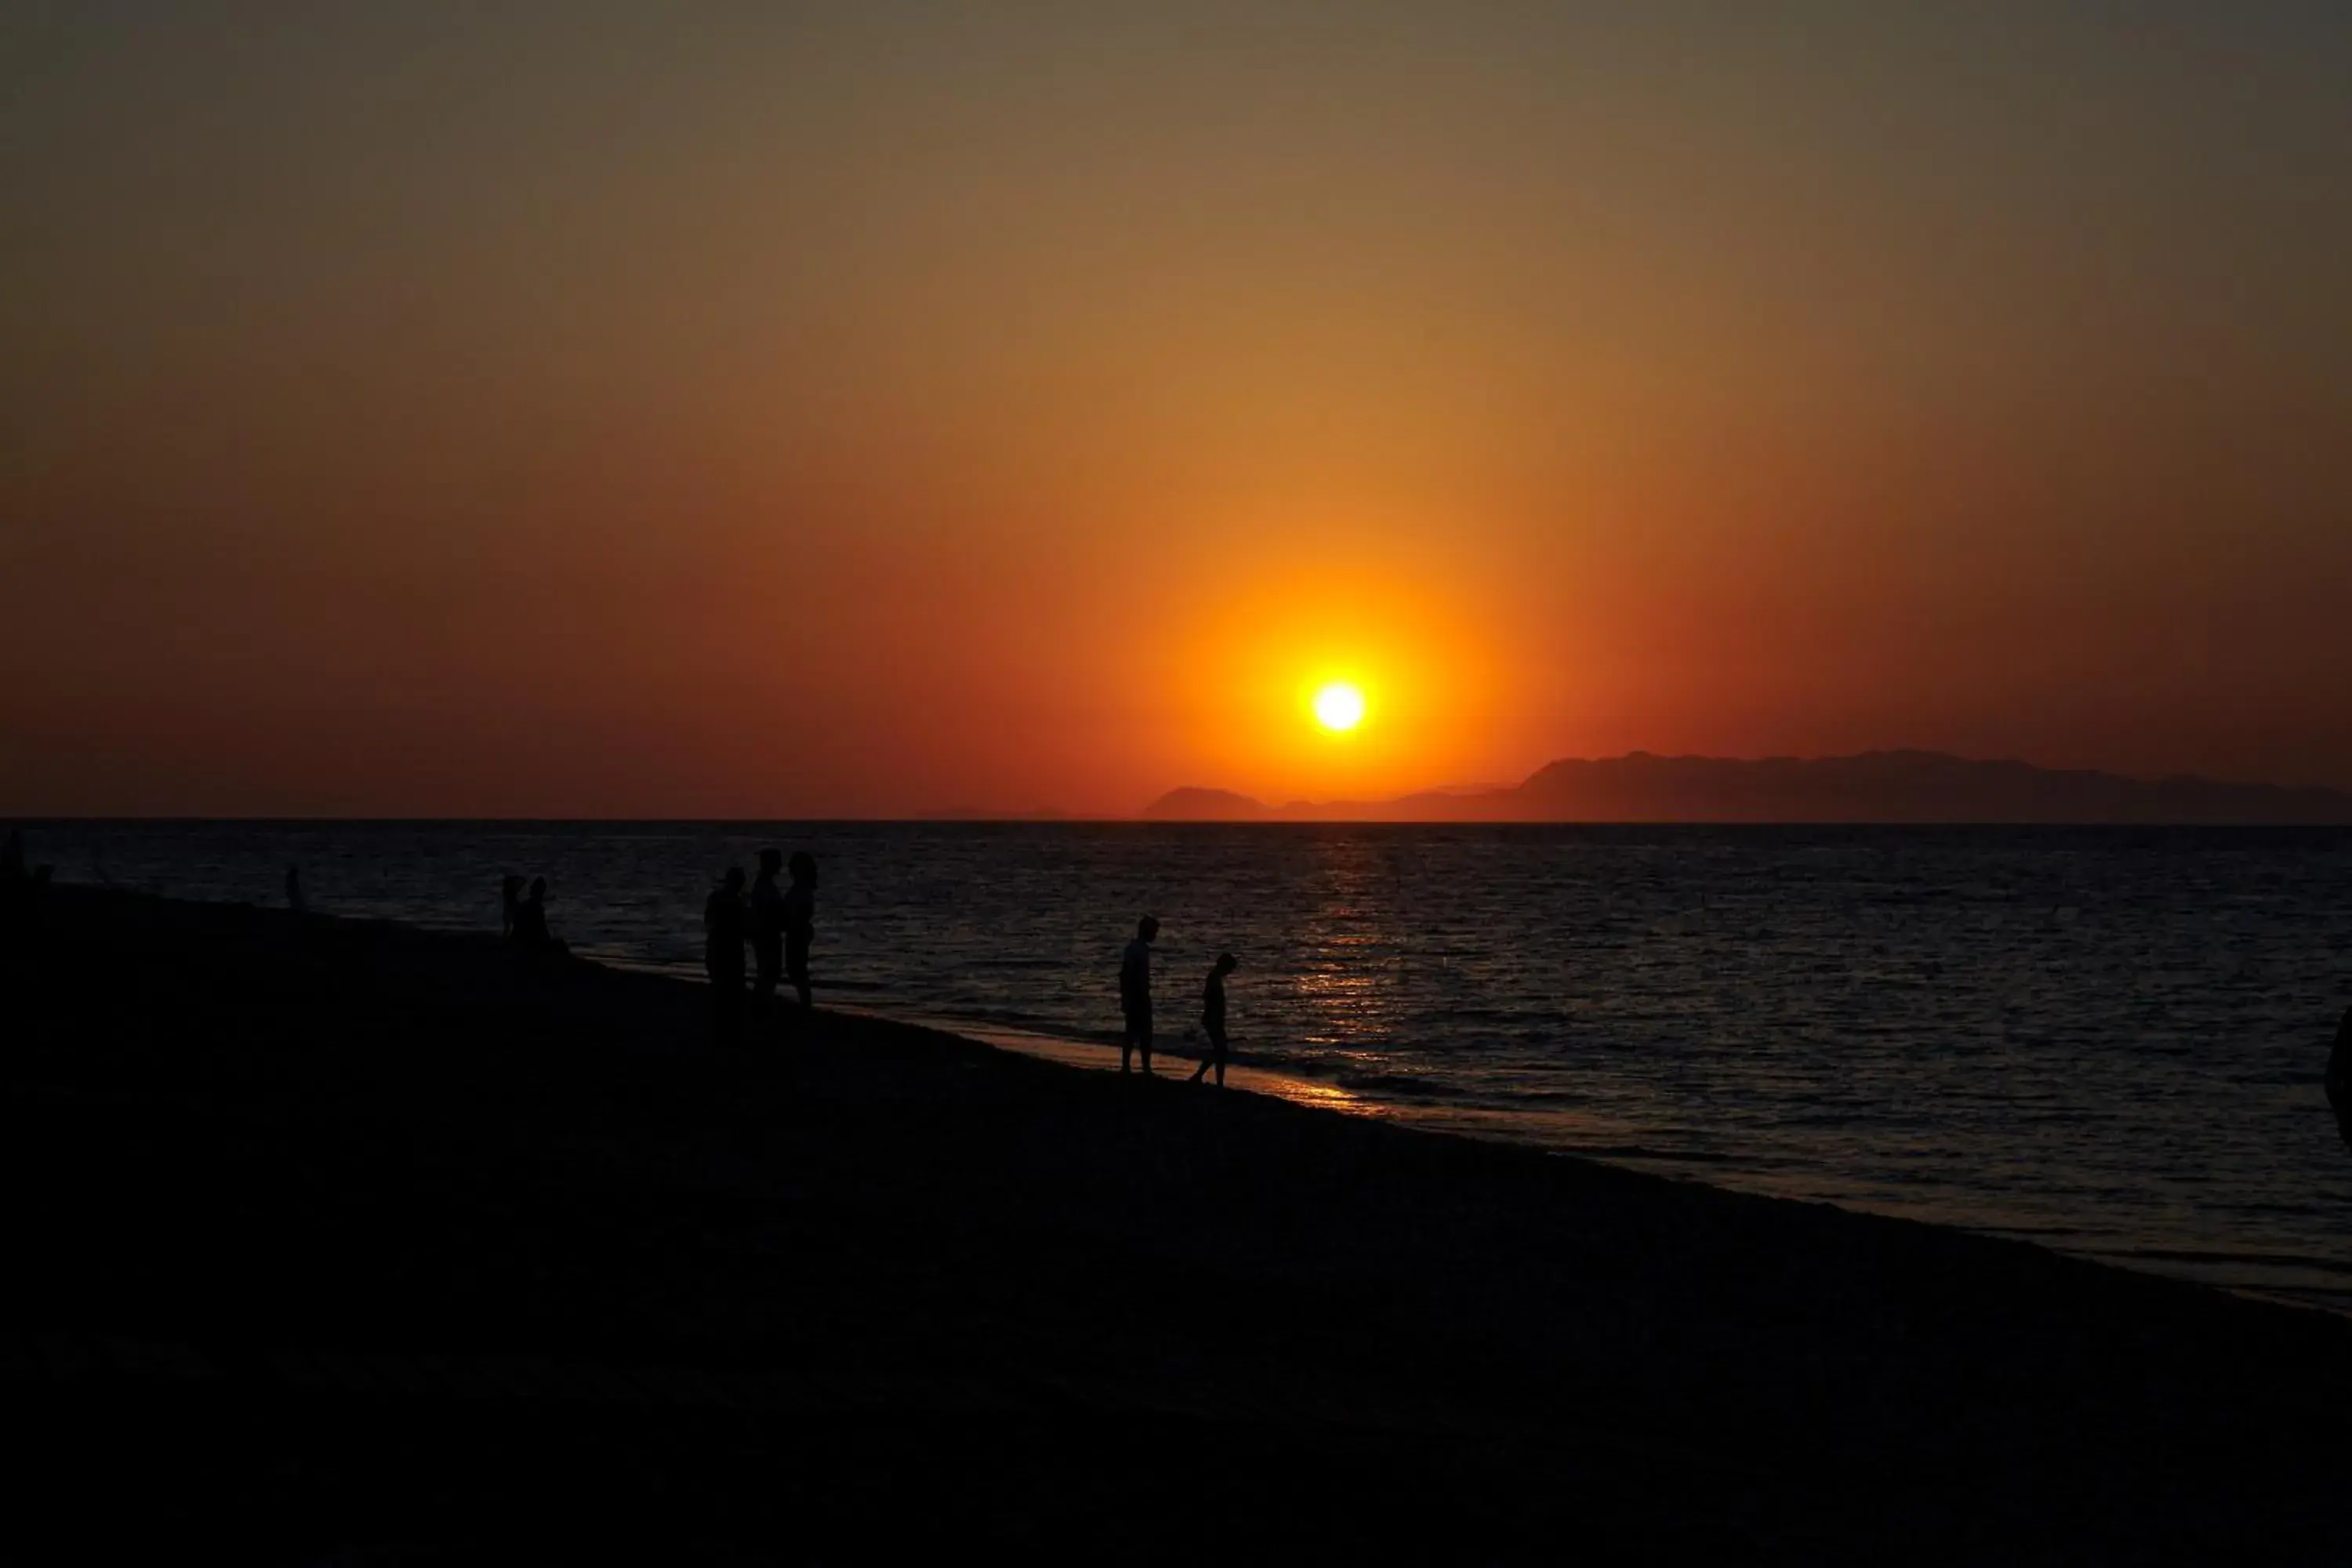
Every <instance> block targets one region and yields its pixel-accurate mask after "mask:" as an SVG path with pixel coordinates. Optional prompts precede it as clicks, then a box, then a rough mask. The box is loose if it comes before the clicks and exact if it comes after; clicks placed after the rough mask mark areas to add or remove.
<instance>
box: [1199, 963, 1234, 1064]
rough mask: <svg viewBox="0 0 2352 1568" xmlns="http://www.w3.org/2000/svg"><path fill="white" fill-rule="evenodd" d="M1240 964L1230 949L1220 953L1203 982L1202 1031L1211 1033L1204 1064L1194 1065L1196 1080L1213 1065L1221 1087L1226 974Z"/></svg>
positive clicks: (1202, 1061) (1223, 1061) (1223, 1058)
mask: <svg viewBox="0 0 2352 1568" xmlns="http://www.w3.org/2000/svg"><path fill="white" fill-rule="evenodd" d="M1238 967H1239V965H1237V964H1235V963H1234V955H1233V954H1232V953H1230V952H1221V953H1219V954H1217V962H1216V963H1213V964H1211V965H1209V978H1208V980H1207V981H1206V982H1205V983H1203V984H1202V986H1201V1032H1202V1034H1204V1035H1206V1036H1208V1037H1209V1049H1208V1053H1207V1054H1206V1055H1205V1056H1203V1057H1202V1058H1201V1065H1200V1066H1199V1067H1196V1068H1193V1069H1192V1082H1194V1083H1198V1082H1200V1081H1201V1079H1202V1078H1203V1077H1205V1076H1206V1075H1207V1073H1208V1071H1209V1069H1210V1068H1212V1067H1213V1068H1216V1069H1217V1087H1218V1088H1219V1089H1223V1088H1224V1087H1225V976H1226V975H1228V974H1231V973H1233V972H1234V970H1235V969H1236V968H1238Z"/></svg>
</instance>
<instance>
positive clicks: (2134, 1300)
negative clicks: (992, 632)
mask: <svg viewBox="0 0 2352 1568" xmlns="http://www.w3.org/2000/svg"><path fill="white" fill-rule="evenodd" d="M0 1005H5V1012H6V1016H8V1018H9V1020H10V1022H9V1024H8V1026H7V1028H6V1038H7V1045H6V1047H5V1064H6V1068H5V1070H6V1078H5V1086H6V1094H5V1100H0V1103H5V1107H6V1113H5V1114H6V1123H5V1136H0V1148H5V1151H6V1158H7V1159H8V1161H9V1163H10V1176H11V1180H10V1182H9V1187H8V1190H9V1192H10V1193H11V1194H12V1200H13V1203H14V1205H15V1206H16V1215H15V1221H14V1223H13V1224H12V1225H11V1226H9V1234H10V1235H11V1237H13V1238H14V1242H15V1249H16V1268H14V1269H13V1270H12V1271H11V1273H12V1280H13V1289H11V1290H10V1292H9V1293H8V1296H7V1298H6V1302H7V1304H6V1308H5V1318H0V1331H5V1339H0V1365H5V1377H6V1380H7V1384H8V1397H7V1401H6V1406H5V1407H6V1409H7V1410H8V1411H9V1413H10V1420H11V1422H12V1423H13V1424H15V1425H16V1426H17V1428H18V1430H17V1433H16V1437H17V1442H16V1448H17V1450H18V1451H19V1452H30V1453H32V1454H33V1455H34V1456H35V1458H33V1460H32V1461H31V1463H30V1464H29V1465H24V1466H20V1467H19V1469H18V1474H17V1482H18V1486H19V1488H20V1489H21V1491H22V1496H23V1497H24V1498H25V1499H26V1503H25V1504H24V1505H23V1506H22V1507H20V1509H19V1510H17V1511H18V1513H19V1516H20V1521H24V1522H21V1523H20V1528H21V1529H30V1528H32V1527H33V1526H34V1525H35V1524H37V1525H39V1526H40V1527H42V1533H43V1534H47V1533H48V1532H49V1531H50V1530H51V1529H61V1530H64V1531H68V1535H67V1539H68V1541H69V1542H72V1543H73V1544H74V1545H75V1546H76V1547H78V1548H79V1549H80V1550H81V1551H83V1552H87V1553H88V1554H90V1555H109V1554H111V1553H113V1552H119V1551H121V1550H123V1549H126V1548H129V1547H131V1546H133V1545H138V1544H155V1543H171V1544H172V1545H173V1546H174V1547H175V1548H178V1549H183V1550H184V1549H187V1548H190V1547H193V1546H195V1545H198V1544H214V1545H218V1546H221V1547H225V1548H227V1549H231V1550H234V1551H235V1552H236V1553H237V1555H238V1556H239V1557H241V1558H243V1559H245V1560H249V1561H288V1562H317V1561H373V1560H394V1559H395V1558H396V1559H397V1560H400V1561H411V1560H422V1561H432V1560H441V1559H444V1558H446V1559H450V1560H455V1559H457V1558H463V1557H466V1556H468V1555H471V1554H475V1553H485V1554H506V1555H512V1554H514V1553H515V1552H518V1551H520V1552H522V1553H523V1554H525V1555H529V1554H530V1553H534V1552H565V1553H568V1554H583V1553H604V1552H610V1553H614V1554H616V1555H628V1556H638V1557H645V1556H658V1557H660V1558H662V1559H664V1560H668V1561H713V1562H768V1561H773V1562H798V1561H807V1560H828V1561H842V1560H858V1559H866V1558H874V1557H888V1556H899V1555H905V1554H908V1553H911V1552H970V1551H974V1550H985V1549H995V1550H1019V1551H1027V1552H1039V1553H1045V1554H1050V1555H1076V1554H1087V1555H1103V1556H1113V1557H1127V1558H1138V1559H1164V1558H1177V1557H1193V1556H1198V1555H1200V1554H1202V1553H1203V1552H1223V1553H1227V1554H1233V1553H1240V1554H1244V1555H1248V1556H1264V1555H1272V1554H1275V1553H1277V1552H1293V1553H1298V1554H1305V1555H1312V1556H1315V1557H1318V1558H1326V1557H1333V1556H1339V1555H1344V1554H1351V1553H1354V1554H1370V1555H1377V1556H1384V1557H1385V1556H1396V1555H1402V1554H1407V1553H1413V1552H1426V1553H1432V1554H1439V1555H1443V1556H1444V1557H1447V1558H1453V1559H1460V1558H1470V1559H1496V1558H1523V1557H1558V1556H1565V1555H1570V1554H1576V1555H1583V1554H1599V1555H1601V1556H1603V1557H1612V1556H1662V1557H1663V1556H1679V1555H1685V1554H1689V1553H1694V1552H1717V1553H1724V1554H1728V1555H1732V1556H1735V1557H1739V1558H1748V1559H1754V1558H1763V1559H1769V1560H1779V1561H1818V1560H1821V1559H1823V1558H1830V1557H1839V1558H1858V1557H1870V1558H1887V1557H1912V1558H1930V1559H1939V1560H1951V1559H1972V1560H1983V1561H1990V1560H1995V1559H1999V1560H2002V1561H2057V1560H2086V1559H2087V1560H2103V1561H2143V1560H2184V1561H2186V1560H2210V1559H2212V1558H2215V1557H2218V1556H2221V1555H2223V1554H2225V1553H2226V1554H2229V1555H2232V1556H2252V1557H2258V1558H2260V1559H2262V1560H2264V1561H2271V1562H2314V1563H2321V1562H2341V1561H2347V1560H2352V1521H2347V1512H2346V1508H2345V1503H2344V1498H2343V1492H2342V1483H2341V1478H2342V1476H2343V1475H2344V1473H2345V1469H2346V1464H2347V1458H2352V1437H2347V1426H2346V1422H2345V1420H2344V1413H2345V1411H2346V1409H2347V1400H2352V1323H2347V1321H2343V1320H2341V1319H2339V1318H2336V1317H2334V1316H2332V1315H2328V1314H2324V1313H2319V1312H2313V1311H2306V1310H2295V1309H2292V1308H2288V1307H2284V1306H2279V1305H2275V1304H2272V1303H2268V1302H2263V1301H2258V1300H2247V1299H2242V1298H2239V1297H2233V1296H2230V1295H2226V1294H2223V1293H2221V1292H2219V1291H2215V1290H2211V1289H2205V1288H2201V1287H2198V1286H2194V1285H2190V1284H2186V1283H2181V1282H2178V1281H2172V1280H2167V1279H2157V1278H2152V1277H2147V1276H2142V1275H2137V1274H2131V1273H2126V1272H2123V1271H2120V1270H2116V1269H2113V1268H2104V1267H2100V1266H2097V1265H2095V1264H2092V1263H2088V1262H2084V1261H2081V1260H2077V1259H2069V1258H2061V1257H2058V1256H2057V1255H2055V1254H2053V1253H2049V1252H2045V1251H2042V1250H2041V1249H2038V1248H2035V1247H2030V1246H2026V1245H2023V1244H2020V1243H2015V1242H2010V1241H2003V1240H1999V1239H1994V1238H1990V1237H1979V1236H1971V1235H1967V1234H1963V1233H1960V1232H1958V1231H1955V1230H1949V1229H1945V1228H1939V1227H1936V1226H1926V1225H1919V1224H1915V1223H1910V1222H1906V1221H1900V1220H1894V1219H1887V1218H1881V1217H1874V1216H1869V1215H1857V1214H1852V1213H1847V1212H1844V1211H1842V1210H1838V1209H1834V1208H1832V1207H1829V1206H1826V1205H1812V1204H1798V1203H1792V1202H1788V1201H1784V1200H1777V1199H1771V1198H1765V1197H1758V1196H1751V1195H1741V1194H1731V1193H1727V1192H1723V1191H1718V1190H1716V1189H1713V1188H1710V1187H1707V1186H1704V1185H1701V1184H1696V1183H1690V1182H1673V1181H1668V1180H1664V1179H1662V1178H1660V1177H1657V1176H1654V1175H1649V1174H1643V1173H1634V1172H1631V1171H1626V1170H1621V1169H1616V1168H1612V1167H1610V1166H1607V1165H1603V1164H1599V1163H1591V1162H1587V1161H1583V1160H1578V1159H1573V1158H1566V1157H1560V1156H1557V1155H1547V1154H1544V1153H1542V1152H1538V1151H1534V1150H1530V1149H1525V1148H1515V1147H1507V1146H1503V1145H1499V1144H1493V1143H1485V1142H1475V1141H1471V1140H1467V1139H1462V1138H1456V1137H1450V1136H1442V1135H1435V1134H1431V1133H1426V1132H1421V1131H1411V1130H1407V1129H1402V1128H1399V1127H1394V1126H1391V1125H1386V1124H1383V1123H1381V1122H1380V1121H1372V1120H1368V1119H1363V1118H1355V1117H1346V1116H1339V1115H1334V1114H1329V1113H1327V1112H1322V1111H1318V1110H1312V1109H1308V1108H1304V1107H1301V1106H1298V1105H1295V1104H1290V1103H1286V1102H1284V1101H1282V1100H1278V1099H1276V1098H1272V1097H1266V1096H1260V1095H1253V1094H1245V1093H1240V1092H1227V1093H1223V1094H1219V1093H1217V1092H1215V1091H1213V1090H1211V1089H1202V1088H1198V1087H1190V1086H1186V1085H1184V1084H1182V1083H1181V1082H1176V1081H1150V1082H1145V1081H1137V1080H1122V1079H1119V1078H1118V1076H1117V1075H1115V1074H1105V1073H1100V1072H1089V1071H1084V1070H1079V1069H1077V1068H1073V1067H1070V1066H1067V1065H1064V1064H1059V1063H1055V1062H1050V1061H1043V1060H1037V1059H1033V1058H1025V1057H1023V1056H1020V1055H1018V1054H1014V1053H1010V1052H1004V1051H999V1050H994V1049H992V1048H990V1047H986V1046H985V1045H982V1044H980V1043H978V1042H974V1041H971V1040H967V1039H962V1038H960V1037H955V1036H952V1035H949V1034H945V1033H940V1032H937V1031H931V1030H926V1029H921V1028H918V1027H914V1026H908V1025H903V1024H898V1023H894V1022H891V1021H888V1020H886V1019H881V1018H877V1017H870V1016H857V1015H852V1014H847V1013H841V1012H832V1011H826V1010H824V1009H820V1010H819V1012H818V1013H817V1015H816V1016H814V1019H813V1020H811V1021H810V1022H809V1023H808V1024H807V1025H806V1026H804V1027H801V1028H798V1029H796V1030H793V1031H792V1032H791V1033H790V1034H789V1035H786V1034H785V1033H783V1032H782V1031H778V1032H776V1033H775V1034H773V1035H772V1036H769V1037H763V1038H761V1039H760V1040H759V1041H757V1042H755V1043H754V1044H753V1045H751V1046H750V1047H746V1048H744V1049H741V1050H740V1051H735V1052H728V1053H722V1052H720V1051H719V1050H716V1049H715V1048H714V1047H712V1046H711V1044H710V1038H709V1037H710V1029H709V998H708V994H707V992H705V991H704V990H703V989H702V988H701V987H698V986H697V985H693V984H688V983H685V982H682V981H679V980H677V979H674V978H669V977H665V976H660V975H654V974H645V973H625V972H622V971H619V970H614V969H611V968H606V967H603V966H600V965H596V964H593V963H576V962H575V963H560V964H549V965H541V966H537V967H525V966H523V965H520V964H519V963H517V962H516V961H515V956H514V955H513V954H512V953H510V952H508V951H506V950H505V948H504V947H503V946H502V945H501V944H500V943H499V942H498V941H497V940H496V939H495V938H494V937H491V936H488V935H484V936H481V937H478V938H477V937H467V936H463V935H455V934H448V933H428V932H424V931H415V930H412V929H408V928H404V927H401V926H396V925H393V924H389V923H383V922H371V921H338V920H331V919H327V918H323V917H316V916H312V917H298V916H295V915H292V914H290V913H289V912H287V911H284V910H260V909H255V908H252V907H247V906H236V905H217V904H197V903H184V902H175V901H170V900H160V899H152V898H146V897H142V896H137V895H131V894H126V893H115V892H107V891H99V890H95V889H85V888H79V887H72V886H60V887H56V888H52V889H48V891H47V896H46V898H45V899H44V900H42V901H41V903H40V905H39V907H38V909H37V912H36V913H35V915H34V916H33V917H32V921H31V924H30V925H29V927H28V928H26V929H22V930H19V931H14V932H12V933H11V934H10V938H9V941H8V943H7V954H6V970H5V1002H0ZM1172 1065H1173V1064H1172V1063H1170V1064H1166V1065H1165V1066H1172ZM1165 1066H1164V1067H1163V1071H1164V1070H1165ZM1182 1070H1189V1065H1188V1067H1187V1068H1182V1069H1179V1071H1180V1072H1181V1071H1182Z"/></svg>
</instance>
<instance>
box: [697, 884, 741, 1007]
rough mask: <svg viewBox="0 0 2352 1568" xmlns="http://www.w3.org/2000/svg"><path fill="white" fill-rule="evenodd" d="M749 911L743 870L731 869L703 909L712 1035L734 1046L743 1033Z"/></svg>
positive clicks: (705, 961) (703, 954)
mask: <svg viewBox="0 0 2352 1568" xmlns="http://www.w3.org/2000/svg"><path fill="white" fill-rule="evenodd" d="M750 924H751V920H750V911H749V910H746V909H745V908H744V905H743V868H741V867H740V866H730V867H729V868H727V877H726V879H725V880H724V881H722V882H720V883H719V886H718V887H717V888H715V889H712V890H711V894H710V898H709V901H708V902H706V903H705V904H704V905H703V906H702V933H703V935H702V967H703V969H704V971H705V972H706V973H709V976H710V1021H711V1033H712V1035H713V1036H714V1037H716V1038H717V1040H718V1042H719V1044H720V1045H722V1046H731V1045H733V1044H734V1043H735V1042H736V1040H737V1039H738V1038H740V1037H741V1035H742V1033H743V939H744V938H745V936H747V935H748V934H749V929H748V928H749V927H750Z"/></svg>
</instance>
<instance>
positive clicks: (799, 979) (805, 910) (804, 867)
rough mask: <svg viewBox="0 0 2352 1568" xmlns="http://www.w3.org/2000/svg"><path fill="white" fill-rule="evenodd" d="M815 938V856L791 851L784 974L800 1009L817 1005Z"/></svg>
mask: <svg viewBox="0 0 2352 1568" xmlns="http://www.w3.org/2000/svg"><path fill="white" fill-rule="evenodd" d="M815 940H816V857H815V856H814V855H812V854H810V853H809V852H808V851H807V850H805V849H796V850H794V851H793V885H792V886H791V887H789V888H787V889H784V973H786V974H789V975H791V976H792V981H793V990H794V991H795V992H797V993H799V994H800V999H801V1011H802V1012H803V1013H805V1012H807V1011H808V1010H809V1009H810V1008H811V1007H814V1005H816V997H815V995H814V991H813V990H812V988H811V986H810V984H809V943H811V942H814V941H815Z"/></svg>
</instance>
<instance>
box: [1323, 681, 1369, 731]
mask: <svg viewBox="0 0 2352 1568" xmlns="http://www.w3.org/2000/svg"><path fill="white" fill-rule="evenodd" d="M1315 721H1316V722H1317V723H1318V724H1320V725H1322V726H1323V727H1324V728H1325V729H1326V730H1352V729H1354V728H1355V727H1356V726H1357V725H1359V724H1360V723H1362V722H1363V721H1364V694H1363V693H1362V692H1360V691H1359V690H1357V689H1355V688H1354V687H1352V686H1350V685H1349V684H1348V683H1347V682H1346V681H1344V680H1335V681H1333V682H1332V683H1331V684H1330V685H1328V686H1327V687H1325V688H1324V689H1322V690H1320V691H1318V692H1317V693H1316V694H1315Z"/></svg>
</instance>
